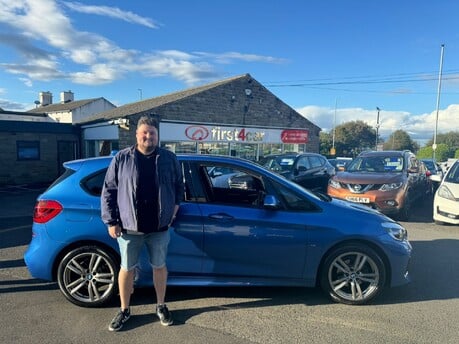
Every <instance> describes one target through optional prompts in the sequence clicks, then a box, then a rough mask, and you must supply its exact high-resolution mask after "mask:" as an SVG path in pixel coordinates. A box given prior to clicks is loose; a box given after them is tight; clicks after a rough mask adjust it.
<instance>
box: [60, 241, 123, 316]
mask: <svg viewBox="0 0 459 344" xmlns="http://www.w3.org/2000/svg"><path fill="white" fill-rule="evenodd" d="M118 268H119V265H118V264H117V263H116V259H114V258H113V256H112V255H111V254H110V253H109V252H107V251H105V250H103V249H101V248H99V247H96V246H83V247H79V248H77V249H74V250H72V251H70V252H69V253H67V254H66V255H65V257H64V258H63V259H62V260H61V262H60V263H59V267H58V271H57V281H58V284H59V288H60V289H61V291H62V293H63V294H64V296H65V297H66V298H67V299H68V300H69V301H70V302H72V303H74V304H76V305H78V306H83V307H97V306H101V305H103V304H105V303H107V302H108V301H109V300H110V299H111V298H112V297H113V296H114V295H115V293H116V290H117V283H116V281H117V278H118Z"/></svg>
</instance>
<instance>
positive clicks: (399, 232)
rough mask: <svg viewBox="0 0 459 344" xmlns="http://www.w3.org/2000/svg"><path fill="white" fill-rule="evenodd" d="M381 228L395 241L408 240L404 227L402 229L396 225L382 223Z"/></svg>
mask: <svg viewBox="0 0 459 344" xmlns="http://www.w3.org/2000/svg"><path fill="white" fill-rule="evenodd" d="M382 226H383V228H384V229H385V230H386V232H387V233H389V234H390V236H391V237H392V238H394V239H395V240H400V241H403V240H406V239H407V238H408V232H407V231H406V229H405V228H404V227H402V226H401V225H399V224H398V223H395V222H383V223H382Z"/></svg>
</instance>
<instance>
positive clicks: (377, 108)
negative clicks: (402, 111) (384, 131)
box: [375, 107, 381, 150]
mask: <svg viewBox="0 0 459 344" xmlns="http://www.w3.org/2000/svg"><path fill="white" fill-rule="evenodd" d="M376 110H377V111H378V114H377V115H376V146H375V150H378V135H379V134H378V133H379V111H381V109H380V108H379V107H376Z"/></svg>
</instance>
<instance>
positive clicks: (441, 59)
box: [432, 44, 445, 159]
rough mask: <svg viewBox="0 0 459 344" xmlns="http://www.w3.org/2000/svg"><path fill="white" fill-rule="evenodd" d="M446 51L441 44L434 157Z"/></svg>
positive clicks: (435, 146) (434, 147)
mask: <svg viewBox="0 0 459 344" xmlns="http://www.w3.org/2000/svg"><path fill="white" fill-rule="evenodd" d="M444 51H445V45H444V44H442V45H441V54H440V70H439V72H438V89H437V112H436V115H435V133H434V139H433V145H432V151H433V158H434V159H435V151H436V150H437V132H438V111H439V109H440V93H441V77H442V73H443V54H444Z"/></svg>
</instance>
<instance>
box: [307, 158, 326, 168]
mask: <svg viewBox="0 0 459 344" xmlns="http://www.w3.org/2000/svg"><path fill="white" fill-rule="evenodd" d="M309 161H310V162H311V167H313V168H314V167H320V166H322V165H324V163H325V161H323V162H322V160H321V159H320V158H319V157H318V156H310V157H309Z"/></svg>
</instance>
